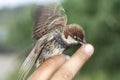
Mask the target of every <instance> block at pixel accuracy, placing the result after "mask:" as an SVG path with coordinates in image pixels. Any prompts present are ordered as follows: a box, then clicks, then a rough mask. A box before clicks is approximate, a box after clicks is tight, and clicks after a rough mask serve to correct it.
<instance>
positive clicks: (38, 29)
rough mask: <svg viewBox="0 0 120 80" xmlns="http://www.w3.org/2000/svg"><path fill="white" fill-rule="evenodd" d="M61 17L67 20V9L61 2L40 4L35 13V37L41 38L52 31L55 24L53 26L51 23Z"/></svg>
mask: <svg viewBox="0 0 120 80" xmlns="http://www.w3.org/2000/svg"><path fill="white" fill-rule="evenodd" d="M59 17H63V18H64V21H65V22H67V17H66V14H65V10H64V8H63V7H62V6H61V5H60V4H49V5H41V6H38V8H37V10H36V15H35V27H34V32H33V38H35V39H39V38H41V37H42V36H43V35H45V34H47V33H49V32H51V30H53V29H54V28H55V26H54V27H53V26H52V25H50V24H51V23H52V22H55V20H56V19H57V18H59ZM53 24H54V23H53Z"/></svg>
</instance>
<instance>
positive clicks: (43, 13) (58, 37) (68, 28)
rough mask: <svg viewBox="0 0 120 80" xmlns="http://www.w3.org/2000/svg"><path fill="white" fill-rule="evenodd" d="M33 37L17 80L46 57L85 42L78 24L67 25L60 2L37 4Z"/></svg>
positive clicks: (82, 31)
mask: <svg viewBox="0 0 120 80" xmlns="http://www.w3.org/2000/svg"><path fill="white" fill-rule="evenodd" d="M33 38H34V39H36V40H37V42H36V43H35V46H34V47H33V49H32V50H31V52H30V53H29V55H28V56H27V58H26V59H25V61H24V62H23V64H22V66H21V68H20V72H19V76H18V80H25V78H26V76H27V75H28V73H29V71H30V70H31V68H32V67H33V66H34V64H36V68H38V67H39V66H40V64H41V63H43V62H44V61H45V60H46V59H48V58H50V57H52V56H54V55H59V54H62V53H63V51H64V50H65V49H66V48H68V47H70V46H72V45H82V44H85V43H86V41H85V33H84V30H83V28H82V27H81V26H79V25H78V24H70V25H67V16H66V14H65V10H64V8H63V7H62V5H61V4H49V5H48V4H47V5H41V6H38V7H37V9H36V11H35V27H34V30H33Z"/></svg>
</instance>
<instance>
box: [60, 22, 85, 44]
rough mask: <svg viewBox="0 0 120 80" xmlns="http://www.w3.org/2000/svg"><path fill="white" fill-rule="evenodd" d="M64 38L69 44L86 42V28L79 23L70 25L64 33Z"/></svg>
mask: <svg viewBox="0 0 120 80" xmlns="http://www.w3.org/2000/svg"><path fill="white" fill-rule="evenodd" d="M62 39H63V41H64V42H65V43H67V44H68V45H77V44H80V45H82V44H84V43H86V41H85V34H84V30H83V29H82V27H80V26H79V25H77V24H71V25H68V26H67V27H66V28H65V29H64V31H63V33H62Z"/></svg>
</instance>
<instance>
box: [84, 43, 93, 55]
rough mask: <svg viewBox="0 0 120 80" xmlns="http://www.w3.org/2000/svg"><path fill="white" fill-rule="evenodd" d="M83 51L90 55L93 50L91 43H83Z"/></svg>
mask: <svg viewBox="0 0 120 80" xmlns="http://www.w3.org/2000/svg"><path fill="white" fill-rule="evenodd" d="M84 51H85V53H86V54H88V55H92V54H93V52H94V48H93V46H92V45H91V44H86V45H84Z"/></svg>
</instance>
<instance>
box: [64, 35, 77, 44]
mask: <svg viewBox="0 0 120 80" xmlns="http://www.w3.org/2000/svg"><path fill="white" fill-rule="evenodd" d="M62 39H63V40H64V41H65V42H66V43H67V44H77V43H78V42H77V41H76V40H75V39H73V38H72V37H71V36H68V37H67V39H66V38H65V36H64V34H62Z"/></svg>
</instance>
